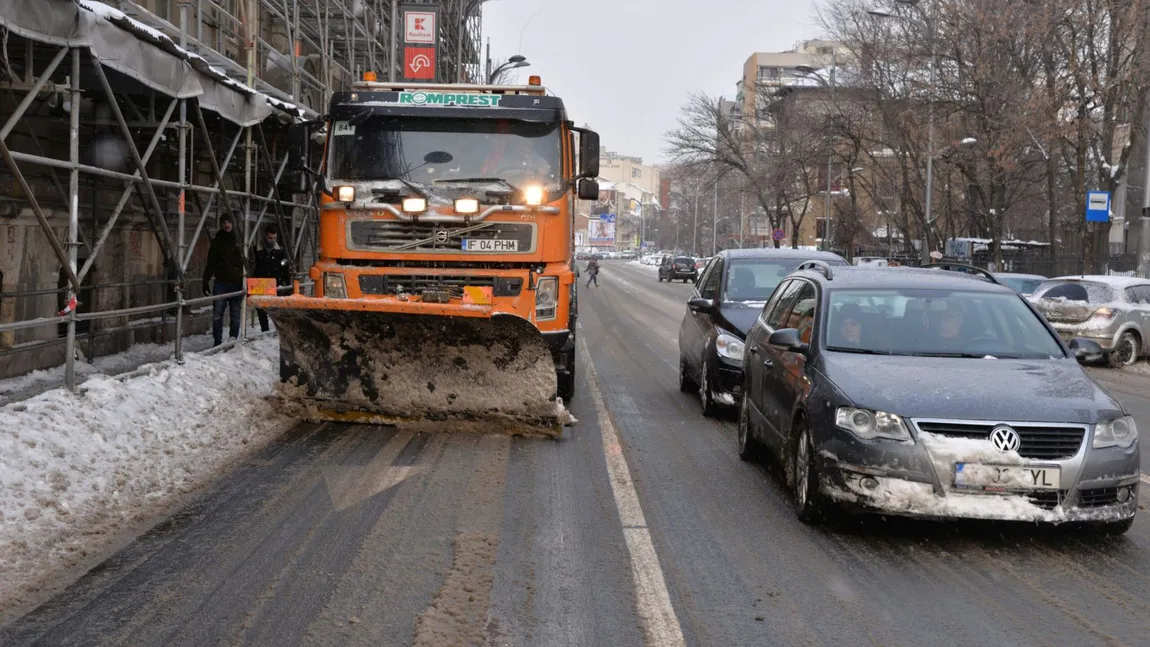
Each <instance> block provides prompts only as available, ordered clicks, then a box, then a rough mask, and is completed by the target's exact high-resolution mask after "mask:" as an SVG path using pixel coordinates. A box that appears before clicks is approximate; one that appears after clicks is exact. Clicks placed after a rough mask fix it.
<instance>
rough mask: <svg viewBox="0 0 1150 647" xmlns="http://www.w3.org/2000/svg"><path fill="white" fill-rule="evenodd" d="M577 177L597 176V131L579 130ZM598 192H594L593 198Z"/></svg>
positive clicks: (597, 195) (596, 196)
mask: <svg viewBox="0 0 1150 647" xmlns="http://www.w3.org/2000/svg"><path fill="white" fill-rule="evenodd" d="M578 133H579V177H599V133H597V132H593V131H590V130H579V131H578ZM598 197H599V192H598V191H596V192H595V198H598Z"/></svg>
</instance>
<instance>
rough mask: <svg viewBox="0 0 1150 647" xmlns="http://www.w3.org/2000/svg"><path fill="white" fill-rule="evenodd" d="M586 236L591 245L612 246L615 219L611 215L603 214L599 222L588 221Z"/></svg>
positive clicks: (613, 242)
mask: <svg viewBox="0 0 1150 647" xmlns="http://www.w3.org/2000/svg"><path fill="white" fill-rule="evenodd" d="M587 234H588V238H590V239H591V240H590V242H591V244H592V245H614V244H615V217H614V216H613V215H611V214H604V215H603V216H602V217H600V218H599V220H591V221H589V222H588V223H587Z"/></svg>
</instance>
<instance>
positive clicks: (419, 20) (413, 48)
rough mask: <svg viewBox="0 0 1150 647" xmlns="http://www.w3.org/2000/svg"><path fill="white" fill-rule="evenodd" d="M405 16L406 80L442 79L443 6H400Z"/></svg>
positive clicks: (433, 80) (404, 72) (429, 80)
mask: <svg viewBox="0 0 1150 647" xmlns="http://www.w3.org/2000/svg"><path fill="white" fill-rule="evenodd" d="M399 11H400V13H401V14H402V15H403V22H402V23H400V24H402V25H403V80H404V81H427V82H432V83H434V82H436V81H438V80H439V74H438V70H439V65H438V59H439V8H438V7H437V6H435V5H425V4H405V5H400V7H399Z"/></svg>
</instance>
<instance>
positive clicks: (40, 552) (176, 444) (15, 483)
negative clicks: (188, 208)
mask: <svg viewBox="0 0 1150 647" xmlns="http://www.w3.org/2000/svg"><path fill="white" fill-rule="evenodd" d="M278 352H279V341H278V340H277V339H276V338H275V337H259V338H256V339H254V340H252V341H250V342H246V343H242V344H240V345H239V346H237V347H236V348H232V349H230V350H228V351H226V352H222V353H218V354H212V355H207V356H204V355H197V354H194V353H193V354H188V355H187V356H186V363H185V364H184V365H182V366H179V365H176V364H175V363H172V362H166V363H162V364H154V365H150V366H148V367H145V369H144V370H147V373H146V374H144V375H141V376H137V377H132V378H130V379H123V380H122V379H117V378H115V377H109V376H105V375H94V376H92V377H89V378H88V379H87V381H85V382H84V383H83V384H82V385H81V386H80V388H79V392H78V393H75V394H73V393H69V392H68V391H66V390H64V389H55V390H52V391H48V392H46V393H43V394H41V395H38V396H35V397H33V398H31V399H29V400H26V401H24V402H19V403H14V404H9V405H6V406H3V407H0V618H2V617H4V616H5V615H6V614H7V613H9V612H11V611H12V610H13V609H14V608H16V607H20V606H24V605H26V604H28V603H29V602H31V601H33V600H35V599H36V598H38V597H39V596H40V594H41V591H42V589H43V588H44V587H45V586H52V585H53V584H54V582H55V581H56V580H57V579H58V578H59V577H60V576H61V575H63V574H64V573H66V572H69V571H71V570H72V569H74V568H75V567H77V566H80V565H84V564H86V563H90V562H91V560H92V559H94V558H96V557H98V556H100V555H101V554H102V553H103V552H104V551H106V550H107V549H108V548H109V547H110V545H111V544H112V543H113V542H115V541H116V540H118V539H120V538H121V537H122V535H123V534H124V533H125V532H127V531H129V530H131V529H133V528H136V527H139V526H140V524H142V523H144V522H147V521H151V520H154V519H156V518H157V517H158V516H160V515H162V514H165V513H167V512H170V511H171V510H172V508H173V506H175V505H177V504H179V503H180V502H181V501H182V500H183V497H184V496H185V495H187V494H189V493H191V492H194V491H195V490H197V489H199V488H201V487H203V486H204V485H205V484H207V483H209V482H211V480H212V479H213V477H214V476H216V475H217V474H219V473H220V472H222V471H224V470H226V469H227V468H228V467H230V466H231V465H234V464H235V463H236V462H238V461H240V460H242V459H244V458H246V457H248V456H250V455H252V454H253V453H254V452H256V451H258V450H259V449H261V448H262V447H264V446H265V445H267V443H269V442H270V441H272V440H274V439H275V438H276V437H278V436H279V435H280V434H282V433H283V432H284V431H285V430H287V429H288V428H289V427H290V425H291V424H292V420H291V419H289V418H288V417H286V416H284V415H282V414H281V413H280V412H279V411H278V410H277V408H276V406H275V402H274V400H273V399H272V398H271V396H272V394H273V389H274V386H275V384H276V382H277V381H278V377H279V369H278V363H277V355H278Z"/></svg>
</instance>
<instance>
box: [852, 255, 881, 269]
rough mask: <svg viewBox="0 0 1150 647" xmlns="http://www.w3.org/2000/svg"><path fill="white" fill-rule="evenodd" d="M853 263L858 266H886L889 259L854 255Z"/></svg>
mask: <svg viewBox="0 0 1150 647" xmlns="http://www.w3.org/2000/svg"><path fill="white" fill-rule="evenodd" d="M853 264H854V265H858V266H860V267H887V266H888V265H890V261H888V260H887V259H885V258H883V257H882V256H856V257H855V258H854V263H853Z"/></svg>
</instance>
